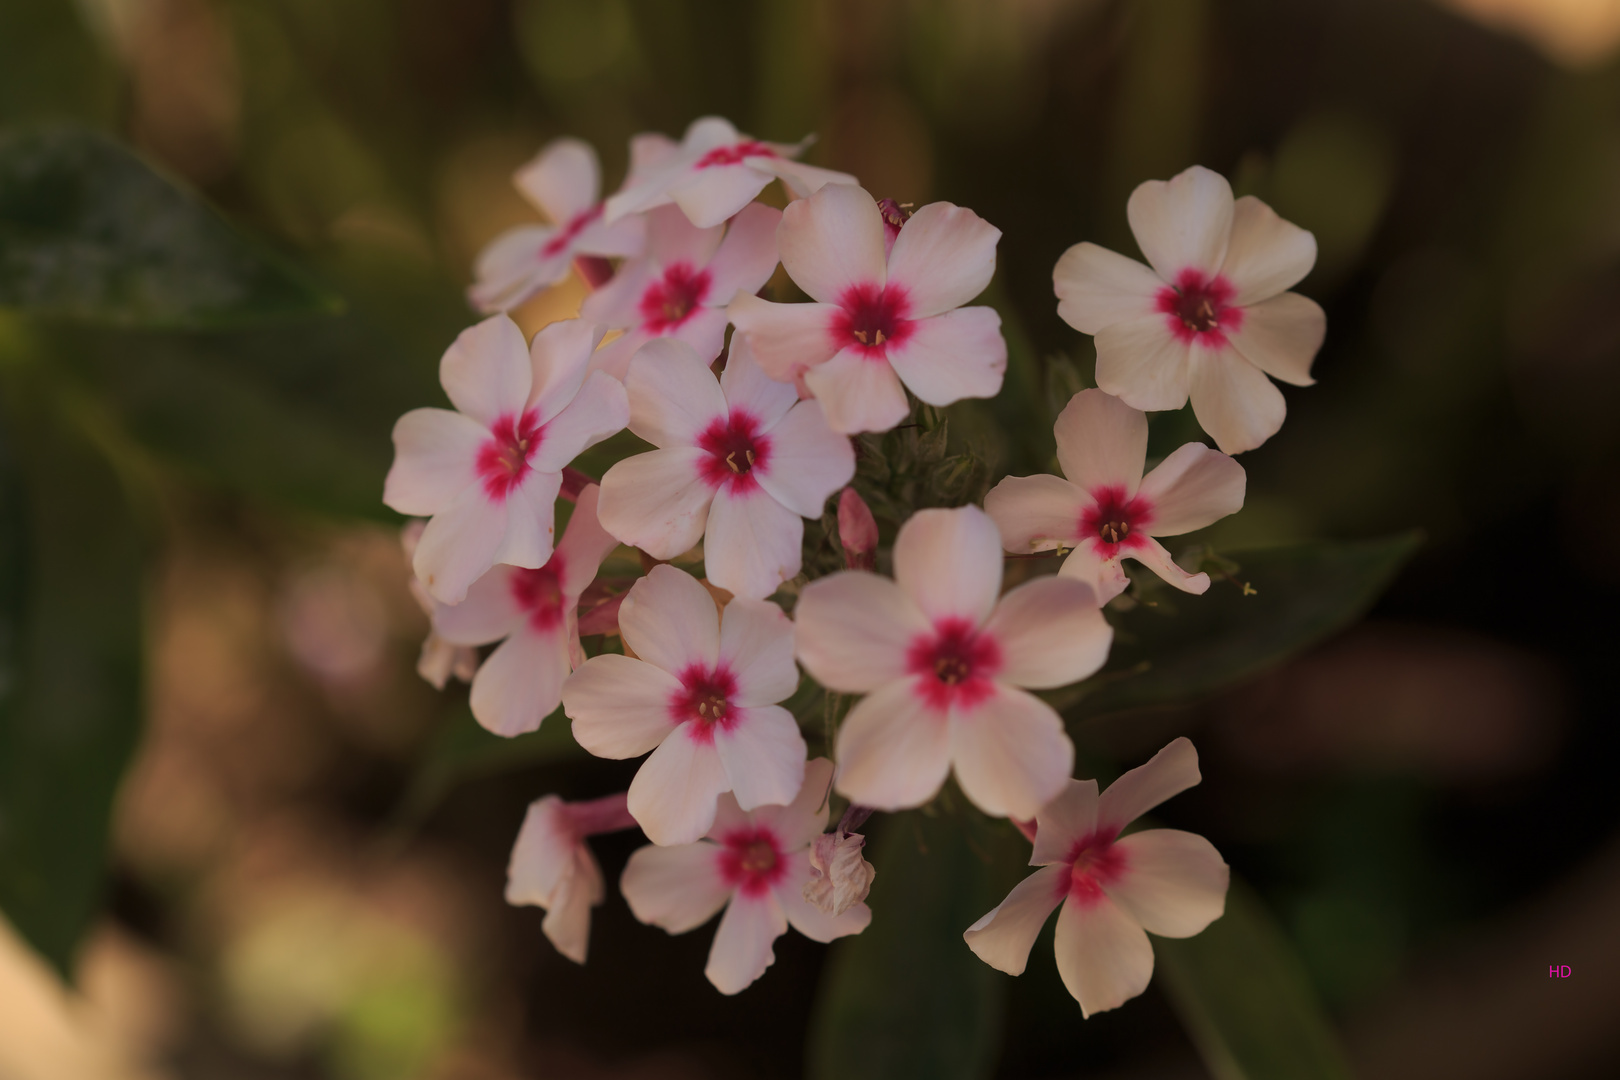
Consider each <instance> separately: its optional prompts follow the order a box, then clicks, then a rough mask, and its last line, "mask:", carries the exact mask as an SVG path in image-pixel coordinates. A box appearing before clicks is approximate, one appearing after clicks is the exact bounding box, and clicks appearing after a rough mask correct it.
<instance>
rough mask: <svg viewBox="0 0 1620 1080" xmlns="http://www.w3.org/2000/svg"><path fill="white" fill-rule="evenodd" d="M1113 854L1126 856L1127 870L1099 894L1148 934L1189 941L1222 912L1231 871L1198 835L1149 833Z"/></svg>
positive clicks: (1117, 846)
mask: <svg viewBox="0 0 1620 1080" xmlns="http://www.w3.org/2000/svg"><path fill="white" fill-rule="evenodd" d="M1114 850H1116V851H1118V852H1119V853H1120V854H1121V855H1123V856H1124V861H1125V872H1124V874H1122V875H1121V876H1120V877H1119V878H1118V879H1117V880H1115V881H1112V882H1109V883H1108V884H1105V885H1104V886H1103V890H1104V891H1105V892H1107V893H1108V895H1109V896H1111V897H1113V899H1114V902H1115V903H1116V904H1118V905H1119V906H1120V907H1122V908H1124V909H1125V910H1126V912H1128V913H1129V914H1130V916H1131V917H1132V918H1133V919H1135V920H1136V921H1137V922H1139V923H1141V924H1142V928H1143V929H1144V930H1146V931H1148V932H1149V933H1153V934H1158V935H1159V936H1160V937H1172V938H1185V937H1192V936H1193V935H1194V934H1196V933H1199V932H1200V931H1202V930H1203V929H1204V927H1206V926H1208V925H1209V924H1210V923H1212V922H1214V921H1215V920H1216V919H1218V918H1220V917H1221V915H1222V914H1223V913H1224V912H1225V911H1226V888H1227V885H1228V884H1229V883H1230V881H1231V870H1230V868H1229V867H1228V866H1227V865H1226V860H1224V859H1222V858H1221V853H1220V852H1218V851H1216V850H1215V845H1214V844H1211V843H1210V842H1209V841H1208V840H1205V839H1204V838H1203V837H1202V836H1197V835H1195V834H1193V833H1190V832H1182V831H1181V830H1179V829H1148V830H1147V831H1146V832H1139V833H1134V834H1132V835H1131V836H1127V837H1125V838H1124V839H1122V840H1120V841H1119V842H1118V843H1117V844H1115V845H1114Z"/></svg>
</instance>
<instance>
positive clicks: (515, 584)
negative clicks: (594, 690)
mask: <svg viewBox="0 0 1620 1080" xmlns="http://www.w3.org/2000/svg"><path fill="white" fill-rule="evenodd" d="M600 493H601V489H600V488H598V487H597V486H596V485H595V484H591V485H589V486H588V487H586V488H585V490H584V491H583V492H581V494H580V496H579V501H578V502H577V503H576V504H575V506H574V516H573V517H571V518H569V519H568V528H566V529H564V530H563V535H562V539H561V540H560V541H558V543H557V549H556V550H555V551H553V552H552V553H551V558H550V559H549V560H548V561H547V562H546V564H545V565H544V566H542V567H539V568H538V569H534V570H529V569H525V568H523V567H520V566H496V567H494V568H492V569H491V570H490V571H489V573H487V574H485V575H484V576H483V577H481V578H479V579H478V580H477V581H475V582H473V585H472V588H470V589H468V590H467V598H466V599H465V600H463V601H462V602H461V603H459V604H453V605H452V604H439V605H437V606H436V608H435V610H434V613H433V627H434V630H435V631H436V632H437V633H438V635H439V637H440V638H441V639H442V640H444V641H447V642H450V643H452V644H455V645H487V644H488V643H489V642H491V641H500V642H501V645H500V647H499V648H497V649H496V650H495V651H494V652H493V653H491V654H490V655H489V658H488V659H487V660H485V661H484V662H483V663H482V664H481V665H479V668H478V672H477V674H475V675H474V676H473V678H472V695H471V705H472V714H473V716H474V717H475V718H476V719H477V720H478V722H479V723H480V724H482V725H484V727H486V728H488V729H489V730H490V731H492V732H494V733H495V734H497V735H506V736H512V735H521V734H523V733H524V732H526V731H534V730H535V729H536V728H538V727H539V726H540V722H541V721H542V720H544V719H545V718H546V717H547V716H548V715H550V713H551V711H552V710H553V709H555V708H556V707H557V706H558V704H559V703H561V701H562V685H563V680H564V679H566V678H567V677H568V673H569V672H570V671H572V670H573V669H574V668H577V667H579V666H580V665H581V664H583V663H584V662H585V652H584V650H583V649H581V648H580V643H579V596H580V593H582V592H584V591H585V589H586V587H587V586H589V585H590V583H591V582H592V581H593V580H595V578H596V571H597V569H598V568H599V567H601V565H602V560H603V559H605V558H607V555H608V552H610V551H612V550H613V549H614V548H615V547H617V546H618V543H619V542H618V541H617V540H615V539H614V538H613V537H612V536H610V535H609V534H608V532H607V530H606V529H604V528H602V526H601V524H600V522H598V521H597V517H596V514H597V498H598V496H599V495H600ZM502 639H505V640H504V641H503V640H502Z"/></svg>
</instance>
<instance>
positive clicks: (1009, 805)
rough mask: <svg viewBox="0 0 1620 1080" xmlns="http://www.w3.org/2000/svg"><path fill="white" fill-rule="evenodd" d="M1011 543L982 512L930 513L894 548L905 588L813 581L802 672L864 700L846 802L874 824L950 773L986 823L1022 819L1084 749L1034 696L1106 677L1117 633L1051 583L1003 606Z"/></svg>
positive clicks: (846, 774)
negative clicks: (1077, 749)
mask: <svg viewBox="0 0 1620 1080" xmlns="http://www.w3.org/2000/svg"><path fill="white" fill-rule="evenodd" d="M1001 570H1002V555H1001V538H1000V536H999V535H998V533H997V532H996V525H995V522H993V521H992V520H990V518H989V517H988V516H987V515H986V514H985V513H984V511H982V510H980V509H978V508H977V507H973V506H964V507H961V508H960V509H956V510H920V511H918V512H917V513H916V514H915V515H913V516H912V518H911V519H910V520H909V521H907V522H906V523H905V525H903V526H901V529H900V534H899V536H898V537H897V538H896V540H895V544H894V573H895V580H894V581H890V580H889V579H888V578H883V577H879V576H878V575H876V574H871V573H867V572H865V571H860V570H845V571H841V572H839V573H836V574H833V575H831V576H830V577H825V578H821V579H819V580H816V581H812V582H811V583H810V584H809V585H807V586H805V589H804V591H803V593H802V594H801V595H800V597H799V606H798V609H797V612H796V618H797V623H798V648H799V659H800V660H801V661H802V662H803V663H804V666H805V668H806V669H807V670H808V671H809V672H810V674H811V675H812V676H814V677H815V678H816V680H817V681H818V682H820V683H821V684H822V685H823V686H825V687H827V688H828V689H831V690H837V691H839V692H842V693H864V694H866V695H867V696H866V697H865V698H863V699H862V700H861V701H860V702H859V703H858V704H857V705H856V706H855V707H854V708H853V709H851V710H850V713H849V715H848V716H847V717H846V718H845V719H844V723H843V726H842V727H841V728H840V729H839V732H838V742H837V751H838V753H837V756H838V765H839V773H838V790H839V791H840V792H842V793H843V794H844V795H847V796H848V797H849V798H850V800H851V801H852V802H855V803H859V804H861V805H863V806H871V807H875V808H877V809H880V810H898V809H901V808H904V807H909V806H920V805H922V804H923V803H925V802H927V801H928V800H929V799H931V798H933V797H934V794H935V793H936V792H937V791H939V788H940V785H942V784H943V783H944V782H945V777H946V775H947V774H948V773H949V772H950V771H951V768H952V766H953V765H954V766H955V770H956V779H957V782H958V783H959V784H961V786H962V791H963V792H964V793H965V794H966V795H967V797H968V798H969V799H971V800H972V801H973V802H974V803H975V804H976V805H977V806H978V807H979V809H981V810H983V811H985V812H986V813H988V814H995V815H999V816H1009V815H1010V816H1012V817H1015V818H1022V819H1028V818H1031V817H1034V816H1035V813H1036V811H1037V810H1039V809H1040V808H1041V806H1043V805H1044V804H1045V803H1046V802H1047V801H1048V800H1050V799H1051V798H1052V797H1053V796H1055V795H1056V794H1057V793H1058V792H1059V791H1061V790H1062V788H1063V785H1064V783H1065V782H1066V781H1067V780H1068V778H1069V773H1070V769H1071V767H1072V766H1073V764H1074V746H1073V744H1072V743H1070V742H1069V737H1068V735H1066V734H1065V733H1064V730H1063V722H1062V721H1061V720H1060V719H1059V718H1058V715H1057V713H1056V712H1054V711H1053V710H1052V707H1051V706H1049V705H1047V704H1046V703H1045V702H1043V701H1041V700H1040V699H1039V698H1037V697H1035V696H1034V695H1033V694H1030V693H1028V692H1027V690H1026V689H1024V688H1030V689H1047V688H1051V687H1057V686H1063V685H1066V684H1068V683H1071V682H1074V681H1076V680H1078V679H1082V678H1084V677H1085V676H1087V675H1090V674H1091V673H1092V672H1094V671H1096V670H1097V669H1098V668H1100V667H1101V666H1102V664H1103V661H1104V660H1105V659H1107V656H1108V646H1109V643H1110V642H1111V641H1112V639H1113V631H1112V629H1110V627H1109V626H1108V623H1107V622H1106V621H1105V620H1104V619H1103V617H1102V612H1101V611H1100V610H1099V609H1098V607H1097V600H1096V596H1095V594H1094V593H1093V592H1092V590H1091V588H1090V586H1088V585H1086V584H1084V583H1083V582H1079V581H1076V580H1074V579H1072V578H1065V577H1045V578H1038V579H1036V580H1034V581H1031V582H1027V583H1026V584H1024V585H1021V586H1019V587H1018V588H1016V589H1013V590H1012V591H1011V592H1009V593H1008V594H1007V595H1006V596H1005V597H1002V598H1001V599H1000V601H999V602H998V600H997V594H998V593H999V592H1000V590H1001Z"/></svg>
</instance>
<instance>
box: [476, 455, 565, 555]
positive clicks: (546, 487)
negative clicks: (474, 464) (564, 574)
mask: <svg viewBox="0 0 1620 1080" xmlns="http://www.w3.org/2000/svg"><path fill="white" fill-rule="evenodd" d="M561 489H562V474H561V473H555V472H540V471H538V470H532V469H531V470H530V471H529V473H528V475H526V476H524V478H523V480H522V482H521V483H519V484H518V486H517V487H515V488H513V489H511V490H510V491H508V492H507V493H506V534H505V535H504V536H503V537H501V545H500V547H498V548H496V549H495V554H494V555H493V556H492V558H493V559H494V560H495V561H496V562H498V563H509V564H511V565H512V566H525V567H528V568H529V569H531V570H533V569H535V568H537V567H541V566H544V565H546V561H547V560H548V559H550V558H551V552H552V544H553V541H554V539H555V533H556V528H557V512H556V506H557V492H558V491H560V490H561Z"/></svg>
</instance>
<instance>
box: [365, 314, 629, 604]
mask: <svg viewBox="0 0 1620 1080" xmlns="http://www.w3.org/2000/svg"><path fill="white" fill-rule="evenodd" d="M600 335H601V331H600V330H597V329H595V328H594V327H592V326H590V325H589V324H587V323H583V322H580V321H579V320H577V319H570V320H567V321H565V322H557V323H552V324H551V325H550V326H548V327H546V328H545V329H544V330H542V331H540V332H539V333H538V334H536V335H535V337H534V344H533V346H532V347H530V346H525V345H524V343H523V333H522V331H520V330H519V329H518V327H517V324H516V323H514V322H513V321H512V320H511V319H509V318H507V317H506V316H505V315H493V316H491V317H490V318H488V319H485V320H484V321H483V322H481V323H479V324H478V325H476V326H472V327H468V328H467V329H466V330H463V331H462V332H461V335H460V336H459V337H457V338H456V341H455V344H453V345H451V346H450V348H449V349H448V350H446V352H445V354H444V359H443V360H442V361H441V362H440V364H439V381H440V382H441V383H442V384H443V385H444V389H445V392H446V393H447V394H449V395H450V401H451V403H452V404H454V405H455V407H456V411H455V412H451V411H450V410H448V409H412V410H411V411H410V412H408V413H406V414H405V415H404V416H402V417H400V418H399V422H398V423H396V424H395V425H394V465H393V468H391V469H389V470H388V479H387V480H386V482H385V483H384V486H383V502H385V503H387V504H388V505H389V506H390V507H392V508H393V509H395V510H397V511H399V512H400V513H402V514H415V515H419V516H422V517H427V518H429V519H430V520H429V521H428V524H427V528H426V529H424V530H423V532H422V539H421V541H420V543H418V544H417V547H416V557H415V559H414V560H413V565H414V567H415V570H416V576H417V577H418V578H420V579H421V580H422V584H423V585H424V586H425V587H426V588H427V591H428V592H429V593H430V594H431V595H432V596H433V598H434V599H435V600H438V601H439V602H440V603H445V604H456V603H460V602H461V600H462V598H463V597H465V596H466V595H467V587H468V586H469V585H471V584H472V583H473V582H474V581H476V580H478V578H480V577H482V576H483V574H484V572H485V571H487V570H488V569H489V568H490V567H491V566H494V565H495V564H496V563H510V564H511V565H513V566H523V567H528V568H529V569H535V568H538V567H541V566H544V565H545V564H546V560H547V559H549V558H551V542H552V541H551V538H552V532H553V527H554V523H553V507H554V504H555V502H556V499H557V492H558V491H559V490H560V489H561V487H562V469H563V467H564V466H565V465H567V464H568V463H569V462H570V461H572V460H574V458H575V457H576V456H578V454H579V453H580V452H581V451H582V450H584V449H586V448H587V447H590V446H594V445H595V444H596V443H599V442H601V441H602V440H603V439H605V438H607V437H608V436H609V435H612V434H613V433H615V432H617V431H620V430H622V429H623V428H624V425H625V424H626V423H627V422H628V421H629V419H630V405H629V402H628V401H627V400H626V399H625V396H624V387H623V386H621V385H620V384H619V381H618V380H617V379H614V378H613V377H612V376H610V375H603V374H602V373H600V372H595V373H592V374H590V375H589V376H587V374H586V366H587V365H588V364H589V363H590V358H591V351H592V349H594V348H595V346H596V342H597V341H598V340H599V338H600Z"/></svg>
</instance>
